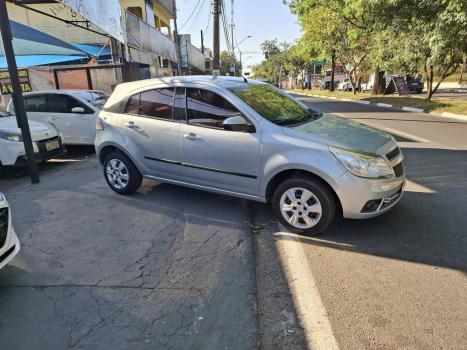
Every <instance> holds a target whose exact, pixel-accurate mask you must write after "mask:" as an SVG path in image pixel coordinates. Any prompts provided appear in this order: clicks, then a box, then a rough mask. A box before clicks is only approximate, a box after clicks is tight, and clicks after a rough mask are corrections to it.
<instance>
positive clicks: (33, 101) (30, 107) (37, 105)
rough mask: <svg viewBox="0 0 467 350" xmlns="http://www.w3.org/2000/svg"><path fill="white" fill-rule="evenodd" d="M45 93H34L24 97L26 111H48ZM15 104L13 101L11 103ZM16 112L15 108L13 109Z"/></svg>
mask: <svg viewBox="0 0 467 350" xmlns="http://www.w3.org/2000/svg"><path fill="white" fill-rule="evenodd" d="M46 104H47V103H46V98H45V95H33V96H25V97H24V106H25V108H26V112H47V106H46ZM11 105H12V106H13V103H12V104H11ZM13 112H14V110H13Z"/></svg>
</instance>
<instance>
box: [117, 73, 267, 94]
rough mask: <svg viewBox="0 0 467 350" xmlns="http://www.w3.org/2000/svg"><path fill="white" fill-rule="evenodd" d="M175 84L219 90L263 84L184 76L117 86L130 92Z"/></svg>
mask: <svg viewBox="0 0 467 350" xmlns="http://www.w3.org/2000/svg"><path fill="white" fill-rule="evenodd" d="M175 83H190V84H196V83H199V84H202V85H211V86H217V87H221V88H232V87H235V86H242V85H244V84H264V83H263V82H260V81H257V80H247V79H245V78H239V77H228V76H212V75H186V76H183V75H182V76H173V77H161V78H152V79H144V80H137V81H132V82H128V83H122V84H119V85H118V88H119V90H120V91H132V90H135V89H139V88H144V87H147V86H151V85H164V84H167V85H171V84H175Z"/></svg>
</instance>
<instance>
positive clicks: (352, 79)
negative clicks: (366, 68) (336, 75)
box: [349, 70, 357, 95]
mask: <svg viewBox="0 0 467 350" xmlns="http://www.w3.org/2000/svg"><path fill="white" fill-rule="evenodd" d="M349 80H350V85H351V86H352V92H353V94H354V95H356V94H357V91H356V90H355V83H356V76H355V70H353V71H350V72H349Z"/></svg>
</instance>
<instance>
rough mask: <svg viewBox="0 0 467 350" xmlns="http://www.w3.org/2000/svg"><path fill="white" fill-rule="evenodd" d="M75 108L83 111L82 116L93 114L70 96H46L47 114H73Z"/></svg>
mask: <svg viewBox="0 0 467 350" xmlns="http://www.w3.org/2000/svg"><path fill="white" fill-rule="evenodd" d="M75 107H80V108H83V109H84V112H83V114H93V113H94V111H93V110H92V109H90V108H89V107H88V106H86V105H85V104H83V103H82V102H80V101H78V100H77V99H75V98H74V97H72V96H69V95H62V94H49V95H48V96H47V112H50V113H73V112H72V111H71V110H72V109H73V108H75Z"/></svg>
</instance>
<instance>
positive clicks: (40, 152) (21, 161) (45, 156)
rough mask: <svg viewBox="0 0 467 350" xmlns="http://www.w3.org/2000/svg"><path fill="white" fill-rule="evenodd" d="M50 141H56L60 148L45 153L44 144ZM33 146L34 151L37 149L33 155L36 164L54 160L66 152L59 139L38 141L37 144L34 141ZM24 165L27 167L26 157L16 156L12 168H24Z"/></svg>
mask: <svg viewBox="0 0 467 350" xmlns="http://www.w3.org/2000/svg"><path fill="white" fill-rule="evenodd" d="M50 141H58V142H59V145H60V147H59V148H56V149H54V150H51V151H47V149H46V146H45V144H46V143H47V142H50ZM35 144H36V147H35V151H36V149H37V152H35V153H34V156H35V158H36V162H38V163H40V162H45V161H47V160H49V159H52V158H55V157H57V156H59V155H62V154H63V153H65V152H66V149H65V146H64V145H63V143H62V140H61V138H60V137H54V138H51V139H47V140H43V141H39V142H37V141H36V142H35ZM24 165H27V159H26V156H25V155H22V156H18V158H16V161H15V164H14V166H24Z"/></svg>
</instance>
